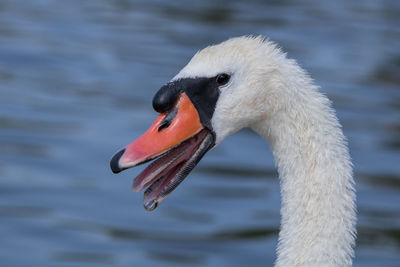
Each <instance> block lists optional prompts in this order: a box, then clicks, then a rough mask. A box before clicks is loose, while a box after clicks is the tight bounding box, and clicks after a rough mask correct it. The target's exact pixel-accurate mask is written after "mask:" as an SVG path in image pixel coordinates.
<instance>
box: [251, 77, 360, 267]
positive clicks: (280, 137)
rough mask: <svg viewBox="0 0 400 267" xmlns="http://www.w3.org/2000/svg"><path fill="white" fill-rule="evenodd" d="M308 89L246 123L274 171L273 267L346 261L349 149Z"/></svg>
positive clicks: (351, 224)
mask: <svg viewBox="0 0 400 267" xmlns="http://www.w3.org/2000/svg"><path fill="white" fill-rule="evenodd" d="M303 86H304V85H303ZM313 89H315V88H310V90H309V91H310V92H311V93H310V94H308V95H305V97H304V98H302V97H300V96H299V97H298V98H297V99H296V101H293V102H292V103H290V105H289V107H288V108H287V109H282V110H281V111H277V112H276V113H275V114H274V115H273V117H272V118H269V119H268V120H265V121H260V122H258V123H256V124H255V125H254V126H253V127H252V128H253V129H254V130H255V131H256V132H258V133H259V134H260V135H261V136H263V137H264V138H265V139H266V140H267V141H268V143H269V145H270V146H271V149H272V152H273V154H274V157H275V161H276V164H277V167H278V172H279V178H280V184H281V229H280V232H279V242H278V248H277V254H278V257H277V260H276V266H285V267H288V266H308V267H310V266H351V263H352V257H353V246H354V242H355V241H354V240H355V194H354V187H353V183H354V182H353V177H352V167H351V162H350V157H349V152H348V148H347V144H346V141H345V138H344V136H343V133H342V130H341V128H340V124H339V122H338V120H337V118H336V115H335V114H334V112H333V110H332V109H331V107H330V103H329V100H327V98H326V97H325V96H323V95H321V94H320V93H318V92H317V90H316V89H315V90H313Z"/></svg>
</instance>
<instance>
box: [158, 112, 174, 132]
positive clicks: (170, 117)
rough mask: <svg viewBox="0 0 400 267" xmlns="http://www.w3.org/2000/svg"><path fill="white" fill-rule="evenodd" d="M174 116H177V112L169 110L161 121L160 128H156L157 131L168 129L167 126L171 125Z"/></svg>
mask: <svg viewBox="0 0 400 267" xmlns="http://www.w3.org/2000/svg"><path fill="white" fill-rule="evenodd" d="M176 114H178V110H177V109H176V108H174V109H173V110H171V111H170V112H169V113H168V114H167V115H166V116H165V117H164V119H163V120H162V122H161V124H160V127H158V131H159V132H160V131H161V130H163V129H165V128H168V126H169V125H170V124H171V122H172V121H173V120H174V118H175V117H176Z"/></svg>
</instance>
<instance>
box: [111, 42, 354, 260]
mask: <svg viewBox="0 0 400 267" xmlns="http://www.w3.org/2000/svg"><path fill="white" fill-rule="evenodd" d="M153 107H154V109H155V110H156V111H157V112H159V113H160V115H159V116H158V118H157V119H156V120H155V122H154V123H153V124H152V125H151V126H150V128H149V129H148V130H147V131H146V132H145V133H144V134H143V135H142V136H141V137H139V138H138V139H136V140H135V141H134V142H132V143H131V144H129V145H127V146H126V147H124V148H123V149H121V150H119V151H118V152H116V153H115V154H114V155H113V157H112V159H111V163H110V165H111V169H112V171H113V172H114V173H118V172H120V171H122V170H125V169H128V168H130V167H134V166H136V165H138V164H141V163H144V162H147V161H150V160H153V159H156V158H157V159H156V160H155V161H153V163H151V164H150V165H149V166H148V167H147V168H146V169H145V170H144V171H143V172H142V173H141V174H139V176H138V177H137V178H136V179H135V180H134V182H133V190H134V191H140V190H142V189H144V188H146V187H148V188H147V190H146V191H145V193H144V200H143V203H144V207H145V208H146V209H147V210H153V209H155V208H156V207H157V206H158V205H159V204H160V203H161V202H162V201H163V200H164V199H165V198H166V197H167V196H168V195H169V194H170V193H171V192H172V191H173V190H174V189H175V188H176V187H177V186H178V185H179V184H180V183H181V182H182V181H183V179H184V178H185V177H186V176H187V175H188V174H189V172H190V171H191V170H192V169H193V168H194V167H195V165H196V164H197V163H198V162H199V161H200V159H201V158H202V157H203V156H204V154H205V153H206V152H207V151H208V150H210V149H211V148H212V147H214V146H216V145H218V144H219V143H221V142H222V141H223V140H224V139H225V138H226V137H227V136H229V135H230V134H233V133H235V132H237V131H238V130H240V129H242V128H244V127H249V128H251V129H252V130H254V131H255V132H256V133H258V134H259V135H261V136H262V137H263V138H264V139H265V140H266V141H267V142H268V143H269V146H270V148H271V150H272V153H273V155H274V159H275V163H276V166H277V168H278V173H279V179H280V185H281V228H280V231H279V240H278V246H277V259H276V262H275V266H278V267H282V266H285V267H288V266H318V267H322V266H350V265H351V264H352V258H353V256H354V245H355V237H356V230H355V224H356V223H355V222H356V215H355V214H356V207H355V190H354V180H353V174H352V163H351V160H350V156H349V152H348V148H347V143H346V139H345V137H344V135H343V133H342V130H341V125H340V123H339V122H338V119H337V117H336V115H335V112H334V110H333V109H332V107H331V103H330V101H329V100H328V98H327V97H326V96H324V95H323V94H321V93H320V92H319V91H318V87H317V86H316V85H314V84H313V82H312V80H311V78H310V77H309V76H308V74H307V73H306V72H305V71H304V70H303V69H302V68H301V67H300V66H299V65H298V64H297V63H296V61H294V60H292V59H289V58H287V56H286V54H285V53H283V52H282V51H281V49H280V48H279V47H277V45H276V44H275V43H273V42H271V41H269V40H268V39H265V38H264V37H261V36H258V37H252V36H244V37H236V38H231V39H229V40H227V41H225V42H222V43H220V44H217V45H212V46H209V47H206V48H204V49H203V50H200V51H199V52H197V53H196V54H195V55H194V56H193V58H192V59H191V60H190V62H189V63H188V64H187V65H186V66H185V67H184V68H183V69H182V70H181V71H180V72H179V73H178V74H177V75H176V76H175V77H174V78H173V79H172V80H171V81H170V82H168V83H167V84H166V85H164V86H163V87H161V89H160V90H159V91H158V92H157V93H156V95H155V96H154V98H153Z"/></svg>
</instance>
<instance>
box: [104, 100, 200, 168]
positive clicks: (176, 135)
mask: <svg viewBox="0 0 400 267" xmlns="http://www.w3.org/2000/svg"><path fill="white" fill-rule="evenodd" d="M202 129H203V125H202V124H201V122H200V117H199V114H198V112H197V110H196V108H195V106H194V105H193V103H192V102H191V101H190V99H189V97H188V96H187V95H186V93H181V94H180V96H179V99H178V101H177V103H176V104H175V106H174V108H173V109H172V111H170V112H168V113H163V114H161V115H160V116H158V118H157V119H156V120H155V122H154V123H153V125H151V126H150V128H149V129H148V130H147V131H146V132H145V133H144V134H143V135H142V136H140V137H139V138H138V139H136V140H135V141H133V142H132V143H131V144H129V145H127V146H126V147H124V148H123V149H121V150H119V151H118V152H116V153H115V154H114V155H113V157H112V159H111V163H110V165H111V170H112V171H113V172H114V173H118V172H120V171H122V170H124V169H127V168H130V167H134V166H136V165H138V164H141V163H144V162H147V161H149V160H152V159H154V158H156V157H158V156H160V155H162V154H164V153H165V152H167V151H168V150H170V149H171V148H173V147H175V146H177V145H179V144H180V143H182V142H183V141H185V140H187V139H189V138H191V137H193V136H194V135H196V134H197V133H199V132H200V131H201V130H202Z"/></svg>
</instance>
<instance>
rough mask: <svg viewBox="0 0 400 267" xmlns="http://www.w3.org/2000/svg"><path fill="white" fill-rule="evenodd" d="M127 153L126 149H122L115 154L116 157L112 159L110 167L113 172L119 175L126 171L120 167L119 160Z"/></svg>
mask: <svg viewBox="0 0 400 267" xmlns="http://www.w3.org/2000/svg"><path fill="white" fill-rule="evenodd" d="M124 153H125V148H124V149H121V150H120V151H118V152H117V153H115V154H114V156H113V157H112V158H111V161H110V167H111V171H112V172H113V173H119V172H121V171H123V170H124V169H123V168H121V167H120V166H119V160H120V159H121V157H122V155H123V154H124Z"/></svg>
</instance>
